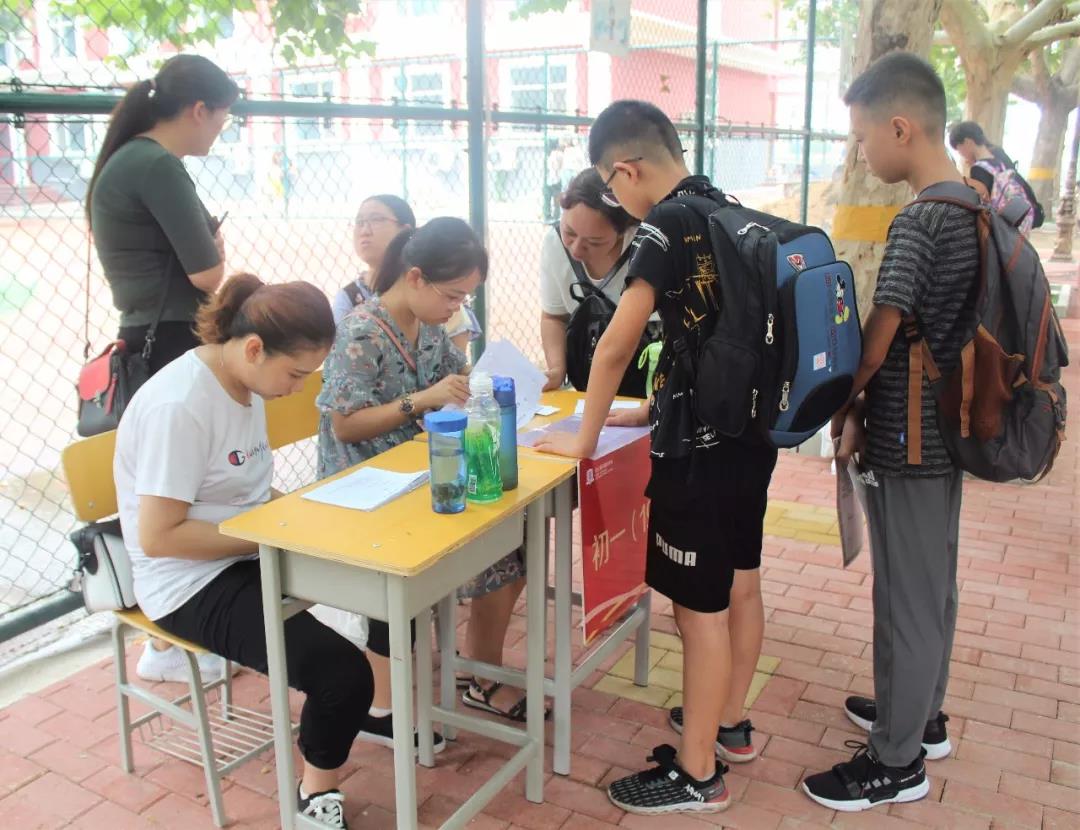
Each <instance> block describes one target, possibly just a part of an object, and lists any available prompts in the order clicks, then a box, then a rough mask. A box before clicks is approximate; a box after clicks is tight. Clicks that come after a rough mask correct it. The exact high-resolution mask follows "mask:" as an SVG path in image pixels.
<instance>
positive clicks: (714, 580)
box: [645, 440, 777, 613]
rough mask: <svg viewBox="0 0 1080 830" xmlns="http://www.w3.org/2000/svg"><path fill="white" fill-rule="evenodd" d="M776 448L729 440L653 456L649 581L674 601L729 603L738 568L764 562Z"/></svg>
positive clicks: (698, 607) (720, 606)
mask: <svg viewBox="0 0 1080 830" xmlns="http://www.w3.org/2000/svg"><path fill="white" fill-rule="evenodd" d="M776 456H777V452H776V450H775V449H773V448H772V447H768V446H766V445H764V444H746V443H743V442H741V441H734V440H731V441H724V442H722V443H721V444H720V445H718V446H716V447H713V448H711V449H709V450H699V451H697V452H696V453H695V454H694V456H693V458H692V459H690V458H684V459H660V458H654V459H653V471H652V477H651V478H650V480H649V488H648V490H647V494H648V496H649V498H650V499H651V500H652V506H651V508H650V511H649V541H648V548H647V551H646V560H645V581H646V582H647V583H648V584H649V586H650V587H651V588H654V589H655V590H657V591H659V592H660V593H661V594H663V595H664V596H666V597H668V598H670V599H671V601H672V602H674V603H676V604H677V605H681V606H683V607H684V608H689V609H690V610H692V611H700V612H702V613H715V612H717V611H724V610H725V609H727V607H728V604H729V603H730V600H731V584H732V581H733V580H734V578H735V571H737V570H739V571H752V570H756V569H757V568H759V567H761V540H762V535H763V533H764V523H765V506H766V504H767V503H768V496H769V482H770V480H771V479H772V472H773V468H774V467H775V466H776Z"/></svg>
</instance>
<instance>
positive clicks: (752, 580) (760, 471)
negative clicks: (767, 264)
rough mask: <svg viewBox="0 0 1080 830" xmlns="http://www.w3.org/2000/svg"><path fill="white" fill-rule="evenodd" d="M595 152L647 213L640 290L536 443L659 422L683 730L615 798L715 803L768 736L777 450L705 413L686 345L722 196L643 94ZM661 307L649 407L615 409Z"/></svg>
mask: <svg viewBox="0 0 1080 830" xmlns="http://www.w3.org/2000/svg"><path fill="white" fill-rule="evenodd" d="M589 156H590V160H591V161H592V164H593V166H594V167H595V168H596V169H597V171H598V172H599V173H600V175H601V176H603V177H604V180H605V182H606V184H607V186H608V187H609V188H610V192H608V193H607V194H606V195H605V198H606V199H609V200H611V202H612V203H621V204H622V206H623V207H624V208H626V210H627V211H629V213H630V214H631V215H632V216H635V217H638V218H641V219H642V220H643V221H642V223H641V225H640V227H639V230H638V233H637V235H636V236H635V238H634V241H633V248H634V254H633V256H632V257H631V260H630V264H629V267H628V272H627V280H626V282H627V287H626V290H625V292H624V293H623V295H622V298H621V299H620V301H619V307H618V309H617V311H616V312H615V316H614V318H613V319H612V321H611V323H610V325H609V326H608V328H607V330H606V331H605V333H604V335H603V337H602V338H601V339H600V342H599V344H598V345H597V348H596V352H595V355H594V357H593V363H592V371H591V373H590V375H589V384H588V391H587V393H586V397H585V414H584V417H583V420H582V427H581V431H580V432H579V433H577V434H576V435H575V434H566V433H551V434H550V436H548V437H547V438H546V439H545V440H544V441H542V442H540V443H538V444H537V447H538V448H539V449H542V450H546V451H549V452H556V453H560V454H563V455H569V456H576V457H583V456H588V455H590V454H591V453H592V452H593V450H594V449H595V447H596V441H597V438H598V436H599V434H600V430H601V428H602V427H603V426H604V424H605V419H606V422H607V423H608V424H611V425H644V424H645V423H650V424H651V427H652V476H651V478H650V480H649V486H648V490H647V495H648V496H649V498H650V499H651V500H652V507H651V511H650V517H649V534H648V539H649V541H648V551H647V559H646V581H647V582H648V584H649V585H650V586H651V587H653V588H655V589H656V590H657V591H659V592H660V593H662V594H664V595H665V596H667V597H670V598H671V600H672V602H673V603H674V608H675V622H676V624H677V625H678V627H679V632H680V634H681V635H682V639H683V648H684V664H683V701H684V705H683V706H682V707H676V708H675V709H673V710H672V711H671V713H670V720H671V724H672V726H673V727H674V728H675V729H676V730H677V731H679V732H682V740H681V743H680V747H679V749H678V752H676V750H675V748H674V747H672V746H669V745H666V744H665V745H663V746H659V747H657V748H656V749H654V750H653V753H652V755H651V756H650V760H652V761H655V762H656V764H657V766H656V767H654V768H652V769H649V770H646V771H644V772H640V773H637V774H636V775H632V776H629V777H628V778H624V779H621V780H619V781H616V782H614V783H613V784H612V785H611V786H610V787H609V788H608V797H609V798H610V799H611V800H612V802H613V803H615V804H616V805H617V806H619V807H621V808H623V809H624V810H627V811H630V812H634V813H642V814H647V815H655V814H661V813H673V812H715V811H719V810H723V809H724V808H726V807H727V806H728V803H729V801H730V796H729V793H728V790H727V788H726V787H725V786H724V779H723V773H724V772H726V771H727V767H725V766H724V765H723V764H722V763H719V762H718V761H717V756H719V757H720V758H721V759H723V760H727V761H735V762H740V761H750V760H752V759H753V758H754V757H756V754H757V752H756V749H755V748H754V746H753V743H752V742H751V740H750V733H751V730H752V728H753V727H752V726H751V724H750V721H749V720H746V719H745V718H744V717H743V701H744V700H745V699H746V693H747V690H748V688H749V686H750V682H751V680H752V678H753V674H754V668H755V666H756V665H757V660H758V656H759V654H760V651H761V640H762V633H763V630H764V610H763V607H762V601H761V583H760V578H759V568H760V565H761V543H762V526H763V522H764V517H765V504H766V499H767V494H768V488H769V480H770V478H771V476H772V471H773V467H774V466H775V465H776V450H774V449H772V448H771V447H768V446H766V445H765V444H763V443H760V442H755V441H753V440H751V439H749V438H744V439H742V440H731V439H725V438H722V437H721V436H719V435H717V434H716V433H715V432H713V431H712V430H710V429H709V428H707V427H705V426H703V425H701V424H700V423H699V422H698V421H697V419H696V417H695V416H694V410H693V389H692V385H691V383H690V381H689V378H688V377H687V375H686V373H685V371H684V369H683V366H682V364H681V362H680V361H677V360H676V359H675V354H674V351H673V348H672V342H673V341H675V340H676V339H678V338H680V337H681V338H685V339H686V341H687V343H688V345H689V348H690V349H692V350H696V349H697V342H698V339H699V337H700V336H702V334H703V333H705V334H707V333H708V331H709V330H710V329H711V328H712V324H713V322H714V321H715V318H716V314H717V310H718V304H719V303H720V302H721V296H720V288H719V284H718V280H719V278H720V275H718V274H717V270H716V267H717V265H716V259H715V257H714V256H713V252H712V247H711V246H710V244H709V234H708V228H707V225H706V221H705V219H704V218H703V217H702V216H701V215H700V214H698V213H696V212H695V211H694V210H692V209H691V208H690V207H688V206H687V205H685V204H683V203H681V202H680V198H681V197H683V196H686V195H702V196H709V195H711V194H715V193H717V191H716V190H715V189H714V188H713V187H712V185H711V184H710V182H709V180H708V179H707V178H706V177H704V176H691V175H690V172H689V171H688V170H687V168H686V165H685V163H684V162H683V149H682V146H681V144H680V142H679V138H678V134H677V133H676V132H675V128H674V126H673V125H672V123H671V121H670V120H669V119H668V118H667V116H665V115H664V114H663V113H662V112H661V111H660V110H659V109H657V108H656V107H655V106H653V105H651V104H647V103H644V102H642V101H617V102H615V103H614V104H612V105H611V106H610V107H608V108H607V109H606V110H604V112H602V113H601V114H600V116H599V117H598V118H597V119H596V122H595V124H594V125H593V128H592V131H591V132H590V134H589ZM653 311H658V312H659V314H660V317H661V320H662V322H663V327H664V346H663V350H662V352H661V355H660V360H659V364H658V366H657V371H656V375H655V380H654V388H653V390H652V397H651V399H650V401H649V402H648V404H644V405H642V407H641V408H640V409H638V410H634V411H631V412H629V413H627V412H626V411H625V410H623V411H620V412H619V413H617V414H614V415H611V416H610V417H608V411H609V409H610V408H611V402H612V400H613V398H614V397H615V392H616V389H617V388H618V386H619V381H620V379H621V378H622V376H623V372H624V371H625V369H626V366H627V364H628V363H629V362H630V360H631V359H632V358H633V357H634V356H635V352H636V348H637V344H638V341H639V339H640V338H641V334H642V332H643V331H644V330H645V326H646V324H647V323H648V320H649V316H650V315H651V314H652V313H653Z"/></svg>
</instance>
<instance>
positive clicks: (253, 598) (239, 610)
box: [113, 274, 373, 828]
mask: <svg viewBox="0 0 1080 830" xmlns="http://www.w3.org/2000/svg"><path fill="white" fill-rule="evenodd" d="M196 333H197V334H198V336H199V339H200V340H201V341H202V343H203V345H201V346H199V347H197V348H195V349H192V350H191V351H189V352H187V353H186V354H184V355H182V356H181V357H179V358H177V359H176V360H175V361H173V362H172V363H170V364H169V365H168V366H166V367H165V368H164V369H162V370H161V371H160V372H158V373H157V374H156V375H154V376H153V377H152V378H150V380H149V381H147V382H146V384H145V385H144V386H143V387H142V388H141V389H140V390H139V391H138V392H137V393H136V394H135V396H134V398H133V399H132V401H131V404H130V405H129V406H128V409H127V410H126V411H125V413H124V417H123V418H122V419H121V421H120V427H119V429H118V430H117V436H116V456H115V460H114V462H113V476H114V478H115V481H116V494H117V501H118V503H119V508H120V524H121V527H122V529H123V533H124V544H125V546H126V547H127V549H128V551H129V553H130V555H131V564H132V572H133V575H134V582H135V596H136V598H137V599H138V601H139V606H140V607H141V608H142V610H143V611H144V612H145V613H146V615H147V616H148V617H149V618H150V619H152V620H154V621H155V622H156V623H157V624H158V625H160V626H161V627H162V628H163V629H165V630H166V631H168V632H170V633H172V634H175V635H177V636H179V637H183V638H184V639H187V640H191V641H192V642H195V643H198V644H199V645H202V646H204V647H205V648H207V649H209V650H210V651H212V652H214V653H215V654H220V655H222V656H224V657H227V658H229V659H230V660H234V661H236V662H237V663H240V664H241V665H244V666H248V667H250V668H252V669H255V670H256V671H259V672H263V673H265V672H266V671H267V659H266V637H265V633H264V629H263V611H262V591H261V587H260V576H259V560H258V555H257V546H256V545H254V544H251V543H248V542H243V541H240V540H237V539H230V538H228V537H226V536H222V535H221V534H220V533H218V530H217V526H218V524H219V523H220V522H222V521H224V520H225V519H227V518H229V517H231V516H235V515H236V514H238V513H242V512H243V511H245V510H248V509H250V508H252V507H255V506H256V505H259V504H263V503H265V502H266V501H268V500H269V499H271V498H272V492H271V488H270V481H271V477H272V475H273V459H272V457H271V451H270V444H269V440H268V437H267V432H266V413H265V408H264V403H263V401H264V400H265V399H266V398H275V397H280V396H283V395H289V394H291V393H293V392H296V391H298V390H299V389H300V388H301V386H302V385H303V383H304V380H305V378H307V376H308V375H310V374H311V373H312V372H314V371H316V370H317V369H318V368H319V366H320V365H322V362H323V360H324V359H325V358H326V355H327V354H328V353H329V351H330V346H331V344H332V343H333V339H334V319H333V315H332V314H331V311H330V304H329V303H328V302H327V300H326V297H325V296H324V295H323V293H322V292H321V291H319V289H317V288H316V287H315V286H313V285H310V284H308V283H304V282H290V283H285V284H282V285H264V284H263V283H262V282H261V281H260V280H259V279H258V278H257V277H254V276H251V275H250V274H239V275H237V276H234V277H231V278H230V279H229V280H228V281H227V282H226V283H225V284H224V285H223V286H222V288H221V290H220V291H219V292H218V294H217V295H216V296H214V297H213V298H212V299H211V300H210V301H209V302H208V303H207V304H206V305H204V306H203V307H202V309H200V311H199V312H198V316H197V318H196ZM285 661H286V666H287V669H288V675H289V685H291V686H293V687H294V688H296V689H299V690H300V691H302V692H304V693H305V694H306V696H307V699H306V700H305V702H304V709H303V712H302V714H301V716H300V737H299V747H300V752H301V754H302V755H303V756H304V762H305V763H304V774H303V778H302V779H301V781H300V785H299V789H300V809H301V812H302V813H304V814H305V815H308V816H310V817H312V818H313V819H315V820H316V821H318V822H321V823H323V824H325V825H326V826H329V827H336V828H344V827H346V824H345V815H344V803H343V797H342V795H341V793H340V792H339V791H338V788H337V787H338V783H339V782H338V770H339V768H340V767H341V766H342V765H343V764H344V763H345V760H346V758H348V755H349V750H350V748H351V746H352V743H353V740H354V739H355V737H356V735H357V733H358V732H359V731H360V727H361V724H362V722H363V719H364V717H365V716H366V714H367V711H368V708H369V706H370V705H371V699H372V694H373V679H372V673H371V666H370V664H369V663H368V661H367V658H366V657H365V655H364V653H363V652H362V651H361V650H360V649H359V648H357V647H356V646H355V645H354V644H353V643H351V642H350V641H349V640H347V639H345V638H344V637H342V636H341V635H340V634H338V633H336V632H335V631H333V630H332V629H330V628H328V627H327V626H325V625H323V624H322V623H321V622H318V621H317V620H316V619H315V618H314V617H312V616H311V614H309V613H307V612H304V613H301V614H297V615H295V616H293V617H291V618H289V619H288V620H286V622H285Z"/></svg>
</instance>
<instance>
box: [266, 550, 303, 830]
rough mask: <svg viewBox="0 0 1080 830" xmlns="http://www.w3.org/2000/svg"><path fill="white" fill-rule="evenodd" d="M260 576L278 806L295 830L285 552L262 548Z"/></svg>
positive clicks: (286, 823) (285, 827)
mask: <svg viewBox="0 0 1080 830" xmlns="http://www.w3.org/2000/svg"><path fill="white" fill-rule="evenodd" d="M259 572H260V573H261V574H262V601H263V622H264V624H265V627H266V663H267V671H268V674H269V679H270V709H271V713H272V714H273V718H274V759H275V761H276V765H277V784H278V804H279V806H280V810H281V826H282V828H283V830H292V828H293V827H295V826H296V811H297V803H296V772H295V771H294V769H293V756H292V747H293V736H292V716H291V715H290V714H289V679H288V674H287V672H286V668H285V617H284V614H282V610H281V551H279V550H278V549H277V548H274V547H270V546H269V545H260V546H259Z"/></svg>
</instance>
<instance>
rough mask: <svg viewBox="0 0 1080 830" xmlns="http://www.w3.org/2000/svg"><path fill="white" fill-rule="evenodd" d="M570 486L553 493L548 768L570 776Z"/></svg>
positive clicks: (571, 528) (571, 529)
mask: <svg viewBox="0 0 1080 830" xmlns="http://www.w3.org/2000/svg"><path fill="white" fill-rule="evenodd" d="M570 489H571V483H570V482H567V483H565V484H561V485H559V487H558V488H556V490H555V667H554V668H555V671H554V673H553V679H554V681H555V710H554V717H555V746H554V755H553V757H552V768H553V769H554V771H555V772H556V773H558V774H559V775H569V774H570V693H571V691H572V690H571V688H570V674H571V670H572V669H573V660H572V652H571V642H570V638H571V637H572V636H573V627H572V623H573V596H572V591H573V583H572V577H573V571H574V552H573V548H572V539H571V536H572V533H573V512H572V508H571V506H570Z"/></svg>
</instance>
